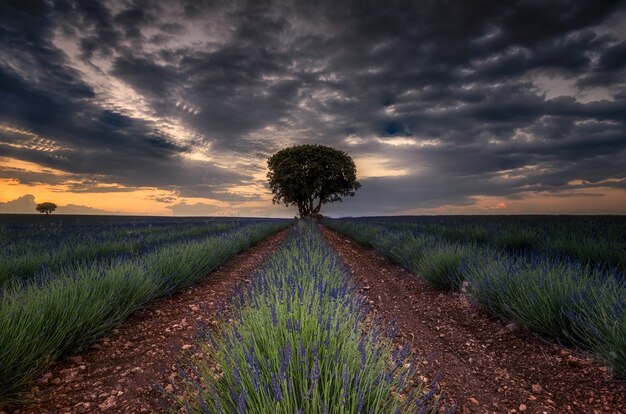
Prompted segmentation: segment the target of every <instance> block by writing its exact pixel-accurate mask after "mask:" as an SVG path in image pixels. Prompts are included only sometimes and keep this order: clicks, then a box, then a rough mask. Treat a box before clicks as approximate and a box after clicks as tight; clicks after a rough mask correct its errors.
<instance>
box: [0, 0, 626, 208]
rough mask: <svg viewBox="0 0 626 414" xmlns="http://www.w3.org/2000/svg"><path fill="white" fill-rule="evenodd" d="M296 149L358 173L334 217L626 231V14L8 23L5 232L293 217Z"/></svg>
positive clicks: (269, 8) (205, 15) (119, 9)
mask: <svg viewBox="0 0 626 414" xmlns="http://www.w3.org/2000/svg"><path fill="white" fill-rule="evenodd" d="M301 143H319V144H325V145H330V146H333V147H335V148H338V149H341V150H344V151H347V152H348V153H349V154H350V155H351V156H352V157H353V158H354V159H355V161H356V164H357V168H358V175H359V179H360V181H361V183H362V185H363V187H362V189H361V191H359V192H358V193H357V196H356V197H355V198H354V199H350V200H348V201H346V202H344V203H343V204H341V205H336V206H332V207H331V208H328V209H326V213H332V214H335V215H338V214H342V215H360V214H406V213H414V214H422V213H426V214H437V213H468V214H471V213H559V212H561V213H626V6H625V5H624V2H617V3H615V2H605V1H602V0H591V1H544V0H535V1H527V0H520V1H495V0H494V1H461V0H459V1H447V0H425V1H418V0H416V1H389V0H387V1H384V2H383V1H380V2H379V1H373V0H372V1H355V2H349V1H328V2H315V1H302V2H290V1H281V2H268V1H255V0H251V1H238V0H223V1H220V0H215V1H213V0H208V1H199V0H187V1H162V0H146V1H142V0H137V1H134V0H126V1H100V2H98V1H70V0H66V1H53V0H49V1H37V0H15V1H12V0H3V1H1V2H0V212H2V211H5V212H6V211H11V212H17V211H29V212H30V211H34V210H33V205H34V204H35V203H36V202H43V201H53V202H56V203H57V204H59V205H61V206H64V208H63V210H64V211H65V212H86V213H89V212H104V211H108V212H117V213H130V214H176V215H200V214H211V215H222V214H225V215H230V214H239V215H259V216H265V215H271V216H276V215H281V214H282V215H293V212H294V210H289V209H285V208H284V207H280V206H272V204H271V201H270V200H271V194H270V193H269V191H268V189H267V186H266V184H265V175H266V159H267V157H268V156H269V155H271V154H272V153H273V152H274V151H276V150H278V149H280V148H283V147H285V146H288V145H294V144H301ZM323 212H324V211H323Z"/></svg>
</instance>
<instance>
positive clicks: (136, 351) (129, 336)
mask: <svg viewBox="0 0 626 414" xmlns="http://www.w3.org/2000/svg"><path fill="white" fill-rule="evenodd" d="M287 232H288V230H283V231H281V232H279V233H277V234H274V235H272V236H270V237H268V238H267V239H266V240H264V241H262V242H260V243H258V244H257V245H255V246H253V247H252V248H250V249H248V250H246V251H244V252H242V253H239V254H238V255H236V256H235V257H233V258H232V259H231V260H229V261H228V262H226V263H225V264H223V265H222V266H220V267H219V268H218V269H216V270H215V271H213V272H211V274H210V275H209V276H208V277H207V278H206V279H205V280H203V281H202V282H200V283H198V284H196V285H194V286H192V287H190V288H188V289H186V290H184V291H182V292H180V293H177V294H175V295H173V296H171V297H167V298H162V299H159V300H157V301H155V302H153V303H152V304H150V305H149V306H148V307H146V308H145V309H142V310H140V311H138V312H136V313H135V314H133V315H132V316H131V317H130V318H129V319H128V320H126V321H125V322H124V323H123V324H122V325H121V326H120V327H119V328H118V329H116V330H115V331H114V332H113V334H112V335H111V336H110V337H108V338H103V339H101V340H100V341H98V342H96V343H94V344H93V345H92V346H91V347H90V348H89V349H88V350H86V351H84V352H82V353H80V354H78V355H75V356H73V357H70V358H68V359H67V360H66V361H63V362H60V363H58V364H56V365H55V366H54V367H53V369H52V370H51V371H50V372H49V373H48V374H46V375H45V376H44V377H43V378H42V379H40V380H39V381H38V384H36V387H35V388H34V389H33V394H34V400H35V401H36V402H35V403H33V404H30V405H26V406H16V407H8V408H6V407H5V408H4V409H3V408H0V413H2V412H3V410H4V412H7V413H9V412H10V413H14V414H26V413H97V412H106V413H129V414H130V413H164V412H168V409H169V407H168V406H167V403H166V402H165V401H164V398H163V392H162V390H159V387H161V388H162V389H163V388H166V387H168V386H169V384H170V381H171V380H173V378H174V376H175V374H176V371H177V370H176V363H177V360H176V359H177V355H181V353H184V352H185V351H186V350H188V349H191V345H192V343H193V341H194V334H195V322H194V321H201V322H202V323H206V324H209V325H210V324H213V323H215V321H216V317H217V315H216V313H217V309H216V308H217V307H218V305H219V304H220V303H221V304H224V303H226V302H227V300H228V298H229V297H230V296H231V295H232V294H233V292H234V291H235V290H236V289H237V287H239V286H241V284H243V283H248V282H250V278H251V276H253V274H254V272H255V271H256V270H257V269H259V267H260V266H261V265H262V264H263V262H264V261H265V259H266V258H267V257H268V256H269V255H270V254H271V253H272V252H273V251H274V250H275V249H276V248H277V247H278V246H279V245H280V243H281V242H282V241H283V239H284V238H285V236H286V235H287Z"/></svg>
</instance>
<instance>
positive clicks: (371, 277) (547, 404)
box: [322, 228, 626, 414]
mask: <svg viewBox="0 0 626 414" xmlns="http://www.w3.org/2000/svg"><path fill="white" fill-rule="evenodd" d="M322 232H323V233H324V236H325V237H326V238H327V240H328V242H329V243H330V245H331V246H332V247H333V248H334V249H335V250H336V251H337V252H338V253H339V255H340V256H341V258H342V260H343V261H344V263H345V264H346V266H347V267H348V269H349V270H350V272H351V273H352V274H353V276H354V277H355V279H356V281H357V282H358V283H359V285H360V287H361V293H362V294H364V295H365V296H366V297H367V298H368V299H369V301H370V303H371V304H372V305H373V306H374V307H375V309H376V311H377V312H379V313H380V314H381V315H382V316H383V318H384V319H385V320H387V321H394V322H395V323H397V326H398V328H399V330H400V335H401V337H402V338H401V339H403V340H406V341H409V342H410V343H411V344H412V348H413V350H414V352H416V353H417V354H418V355H423V356H424V357H425V359H428V360H430V361H432V364H433V368H434V371H436V372H438V374H439V375H440V376H441V381H440V385H441V387H442V388H443V390H444V391H445V394H446V395H447V397H446V398H447V400H448V401H449V402H453V403H456V404H457V406H458V412H460V413H463V414H467V413H497V414H503V413H520V412H526V413H533V414H534V413H579V414H583V413H584V414H599V413H613V414H618V413H626V382H624V381H622V382H618V381H614V380H611V378H610V376H609V374H608V372H607V368H606V367H603V366H600V365H598V364H596V363H595V362H594V361H593V360H592V359H591V358H590V357H589V356H586V355H582V354H580V353H577V352H575V351H574V350H571V349H566V348H563V347H561V346H558V345H556V344H554V343H550V342H547V341H545V340H542V339H541V338H538V337H537V336H535V335H533V334H531V333H529V332H524V331H522V330H519V329H516V327H515V326H514V325H512V324H507V323H506V322H503V321H501V320H498V319H496V318H493V317H491V316H490V315H488V314H487V313H485V312H483V311H481V310H480V309H477V308H476V307H475V306H474V305H473V304H472V303H471V302H470V301H469V300H468V299H467V297H465V296H464V295H461V294H448V293H442V292H441V291H437V290H435V289H433V288H431V287H430V286H428V285H427V284H426V283H425V282H424V281H423V280H421V279H420V278H418V277H416V276H415V275H413V274H411V273H409V272H408V271H406V270H405V269H403V268H402V267H400V266H396V265H394V264H392V263H390V262H389V261H387V260H386V259H384V258H383V257H382V256H380V255H378V254H377V253H375V252H373V251H371V250H368V249H365V248H363V247H361V246H359V245H357V244H356V243H353V242H351V241H350V240H349V239H347V238H346V237H344V236H342V235H339V234H338V233H335V232H332V231H330V230H328V229H325V228H322Z"/></svg>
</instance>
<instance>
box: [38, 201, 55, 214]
mask: <svg viewBox="0 0 626 414" xmlns="http://www.w3.org/2000/svg"><path fill="white" fill-rule="evenodd" d="M35 209H37V211H38V212H40V213H46V214H50V213H52V212H53V211H54V210H56V209H57V205H56V204H54V203H41V204H37V207H35Z"/></svg>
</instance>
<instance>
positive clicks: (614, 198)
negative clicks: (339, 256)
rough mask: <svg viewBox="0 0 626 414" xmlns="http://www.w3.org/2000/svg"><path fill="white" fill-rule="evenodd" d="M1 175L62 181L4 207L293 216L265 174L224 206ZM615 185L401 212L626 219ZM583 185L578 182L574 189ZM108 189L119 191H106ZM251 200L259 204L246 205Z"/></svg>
mask: <svg viewBox="0 0 626 414" xmlns="http://www.w3.org/2000/svg"><path fill="white" fill-rule="evenodd" d="M370 161H372V163H370ZM373 161H376V162H373ZM356 162H357V164H359V169H360V174H359V178H360V179H362V178H366V177H370V176H374V177H378V176H398V175H404V174H406V173H408V172H405V171H401V170H393V169H389V168H387V165H388V164H387V163H386V162H385V160H384V159H374V158H372V159H369V158H361V159H357V160H356ZM0 170H4V171H5V173H6V172H9V173H10V172H11V171H16V172H17V171H21V172H32V173H40V174H47V175H48V176H49V175H52V176H58V177H59V180H58V181H59V182H58V183H55V184H46V183H36V182H33V183H31V184H26V183H21V182H20V181H19V180H18V179H16V178H0V203H7V202H10V201H13V200H16V199H18V198H20V197H23V196H24V195H27V194H32V195H33V196H34V197H35V199H36V202H38V203H41V202H45V201H50V202H54V203H56V204H57V205H59V206H66V205H68V204H72V205H77V206H86V207H91V208H95V209H98V210H103V211H105V212H108V213H111V214H130V215H174V213H175V211H173V210H172V209H171V208H169V207H171V206H173V205H176V204H181V203H183V204H184V205H186V206H188V207H189V206H195V205H202V206H203V207H204V208H206V211H207V212H209V213H208V214H210V215H254V216H290V214H291V213H292V212H291V210H289V209H285V208H284V207H283V206H276V205H272V203H271V193H270V192H269V190H268V189H267V188H265V187H264V186H263V181H264V179H265V172H259V173H257V174H254V179H253V181H251V182H246V183H242V184H241V185H235V186H232V187H230V188H228V189H227V191H226V194H228V195H240V196H243V199H242V200H237V201H221V200H216V199H211V198H201V197H198V198H195V197H194V198H191V197H180V196H178V195H177V194H176V193H175V192H173V191H169V190H164V189H159V188H126V187H124V186H122V185H117V184H104V183H102V184H99V185H96V186H95V188H97V191H92V192H88V191H85V192H77V191H72V188H71V185H75V184H80V180H76V179H75V178H74V177H73V176H72V174H70V173H67V172H64V171H60V170H55V169H50V168H45V167H42V166H40V165H38V164H35V163H31V162H27V161H21V160H17V159H12V158H0ZM7 175H8V176H10V174H5V177H6V176H7ZM612 181H614V180H607V181H605V182H604V183H602V184H599V185H598V187H593V188H585V189H571V190H563V191H560V192H557V193H545V192H544V193H536V192H535V193H530V192H529V193H523V194H521V196H520V197H519V198H502V197H495V196H475V197H472V203H471V204H469V205H442V206H439V207H435V208H415V209H408V210H404V211H398V214H626V190H624V189H621V188H615V187H609V186H607V184H608V183H611V182H612ZM581 183H582V182H581V181H580V182H579V181H575V182H572V183H570V185H577V184H581ZM107 188H110V189H116V190H117V191H106V189H107ZM246 196H255V198H254V199H252V198H251V199H250V200H246V199H245V197H246ZM157 197H167V198H168V199H169V200H168V201H169V202H167V203H163V202H157V201H156V200H155V198H157ZM357 197H358V195H357ZM0 212H1V211H0ZM24 212H26V213H28V211H24ZM33 213H34V211H33ZM179 214H183V215H184V214H185V213H179Z"/></svg>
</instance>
